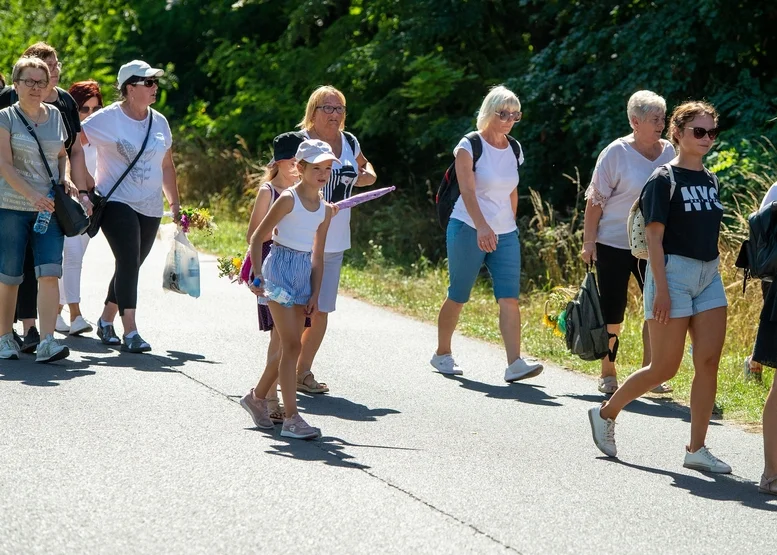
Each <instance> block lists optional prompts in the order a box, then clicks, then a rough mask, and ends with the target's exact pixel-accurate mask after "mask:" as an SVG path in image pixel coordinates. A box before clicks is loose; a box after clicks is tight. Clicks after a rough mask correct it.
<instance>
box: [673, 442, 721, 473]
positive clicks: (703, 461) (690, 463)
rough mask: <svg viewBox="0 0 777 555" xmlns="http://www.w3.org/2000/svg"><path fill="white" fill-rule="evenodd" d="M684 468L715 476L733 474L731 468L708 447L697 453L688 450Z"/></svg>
mask: <svg viewBox="0 0 777 555" xmlns="http://www.w3.org/2000/svg"><path fill="white" fill-rule="evenodd" d="M683 466H684V467H685V468H690V469H692V470H701V471H702V472H712V473H713V474H731V467H730V466H729V465H727V464H726V463H724V462H723V461H722V460H720V459H719V458H717V457H716V456H715V455H713V454H712V453H710V450H709V449H707V448H706V447H702V448H701V449H699V450H698V451H696V452H695V453H691V452H690V451H688V448H686V449H685V462H684V463H683Z"/></svg>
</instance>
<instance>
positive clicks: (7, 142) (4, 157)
mask: <svg viewBox="0 0 777 555" xmlns="http://www.w3.org/2000/svg"><path fill="white" fill-rule="evenodd" d="M60 167H62V166H60ZM0 175H2V176H3V179H5V180H6V181H7V182H8V184H9V185H10V186H11V188H12V189H13V190H14V191H16V192H17V193H19V194H20V195H22V196H23V197H24V198H26V199H27V200H28V201H30V204H32V206H33V208H35V210H37V211H38V212H54V201H53V200H52V199H50V198H48V197H47V196H46V195H41V194H40V193H39V192H37V191H36V190H35V189H33V188H32V187H31V186H30V184H29V183H27V182H26V181H25V180H24V179H22V178H21V177H20V176H19V173H18V172H17V171H16V168H15V167H14V165H13V151H12V150H11V134H10V133H9V132H8V130H7V129H5V128H4V127H0Z"/></svg>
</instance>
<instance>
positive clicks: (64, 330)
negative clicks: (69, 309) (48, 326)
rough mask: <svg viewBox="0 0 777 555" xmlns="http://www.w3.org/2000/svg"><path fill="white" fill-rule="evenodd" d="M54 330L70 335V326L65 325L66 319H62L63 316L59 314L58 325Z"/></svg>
mask: <svg viewBox="0 0 777 555" xmlns="http://www.w3.org/2000/svg"><path fill="white" fill-rule="evenodd" d="M54 329H55V330H57V331H58V332H59V333H64V334H66V335H67V334H68V333H70V326H68V325H67V324H66V323H65V319H64V318H63V317H62V315H61V314H57V323H56V325H55V326H54Z"/></svg>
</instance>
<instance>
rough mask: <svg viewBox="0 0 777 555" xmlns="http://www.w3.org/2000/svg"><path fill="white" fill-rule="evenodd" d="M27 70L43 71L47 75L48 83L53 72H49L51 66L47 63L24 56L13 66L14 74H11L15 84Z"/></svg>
mask: <svg viewBox="0 0 777 555" xmlns="http://www.w3.org/2000/svg"><path fill="white" fill-rule="evenodd" d="M27 68H32V69H40V70H43V72H44V73H46V83H48V82H49V81H50V80H51V72H50V71H49V66H47V65H46V62H44V61H43V60H41V59H40V58H35V57H33V56H22V57H21V58H19V60H18V61H17V62H16V63H15V64H14V65H13V73H12V74H11V80H12V81H13V82H14V83H16V82H17V81H18V80H19V79H20V78H21V76H22V71H24V70H25V69H27Z"/></svg>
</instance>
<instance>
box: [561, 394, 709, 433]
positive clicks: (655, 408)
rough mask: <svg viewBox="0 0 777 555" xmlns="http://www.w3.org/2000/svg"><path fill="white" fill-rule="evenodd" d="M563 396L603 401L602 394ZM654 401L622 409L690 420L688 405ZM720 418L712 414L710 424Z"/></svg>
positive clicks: (638, 403)
mask: <svg viewBox="0 0 777 555" xmlns="http://www.w3.org/2000/svg"><path fill="white" fill-rule="evenodd" d="M563 397H569V398H570V399H577V400H578V401H587V402H589V403H591V404H592V405H593V404H596V405H600V404H601V403H602V401H603V398H604V395H575V394H568V395H563ZM650 400H651V401H653V402H654V403H655V404H654V403H646V402H645V401H643V400H641V399H637V400H635V401H632V402H631V403H629V404H628V405H626V407H625V408H624V409H623V410H624V411H625V412H633V413H635V414H642V415H644V416H657V417H659V418H677V419H679V420H682V421H683V422H690V421H691V413H690V410H689V409H688V407H686V406H685V405H681V404H680V403H678V402H676V401H674V400H671V399H660V398H651V399H650ZM716 420H721V417H720V415H719V414H713V415H712V420H710V426H721V425H722V424H721V423H720V422H716Z"/></svg>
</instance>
